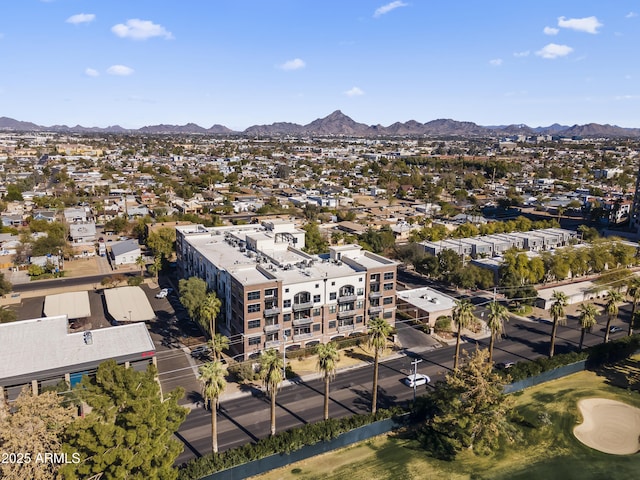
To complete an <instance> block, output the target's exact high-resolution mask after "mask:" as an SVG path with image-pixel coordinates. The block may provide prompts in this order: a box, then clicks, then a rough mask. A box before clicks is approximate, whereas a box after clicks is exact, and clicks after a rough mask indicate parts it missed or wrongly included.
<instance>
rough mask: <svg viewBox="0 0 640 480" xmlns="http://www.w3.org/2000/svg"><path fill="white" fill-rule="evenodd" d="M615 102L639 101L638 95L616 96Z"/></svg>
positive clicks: (639, 96)
mask: <svg viewBox="0 0 640 480" xmlns="http://www.w3.org/2000/svg"><path fill="white" fill-rule="evenodd" d="M614 98H615V99H616V100H640V95H618V96H616V97H614Z"/></svg>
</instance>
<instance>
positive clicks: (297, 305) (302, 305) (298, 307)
mask: <svg viewBox="0 0 640 480" xmlns="http://www.w3.org/2000/svg"><path fill="white" fill-rule="evenodd" d="M311 307H313V302H311V301H309V302H303V303H294V304H293V307H292V308H293V311H294V312H299V311H300V310H309V309H310V308H311Z"/></svg>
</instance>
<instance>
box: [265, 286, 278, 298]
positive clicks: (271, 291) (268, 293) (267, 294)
mask: <svg viewBox="0 0 640 480" xmlns="http://www.w3.org/2000/svg"><path fill="white" fill-rule="evenodd" d="M276 292H277V290H276V289H275V288H269V289H267V290H265V291H264V296H265V297H273V296H275V294H276Z"/></svg>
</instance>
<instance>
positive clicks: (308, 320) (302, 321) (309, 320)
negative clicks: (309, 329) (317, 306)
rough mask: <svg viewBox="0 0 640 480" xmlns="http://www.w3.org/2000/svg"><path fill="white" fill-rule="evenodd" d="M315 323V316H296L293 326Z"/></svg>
mask: <svg viewBox="0 0 640 480" xmlns="http://www.w3.org/2000/svg"><path fill="white" fill-rule="evenodd" d="M311 323H313V318H311V317H303V318H294V319H293V326H294V327H299V326H300V325H309V324H311Z"/></svg>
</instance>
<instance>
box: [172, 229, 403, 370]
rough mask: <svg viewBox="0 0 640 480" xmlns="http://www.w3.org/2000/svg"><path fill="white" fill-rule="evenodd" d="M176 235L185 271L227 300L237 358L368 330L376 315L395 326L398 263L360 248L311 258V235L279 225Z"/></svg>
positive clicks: (225, 315) (225, 313)
mask: <svg viewBox="0 0 640 480" xmlns="http://www.w3.org/2000/svg"><path fill="white" fill-rule="evenodd" d="M176 233H177V235H176V237H177V238H176V248H177V255H178V269H179V274H180V276H182V277H185V278H187V277H192V276H197V277H200V278H202V279H204V280H205V281H206V282H207V285H208V286H209V288H210V289H211V290H213V291H215V292H216V294H217V295H218V297H219V298H220V299H221V300H222V308H221V312H220V316H221V320H222V322H221V330H222V333H224V334H225V335H227V336H228V337H229V338H230V339H231V348H232V350H233V353H234V354H235V355H236V356H238V357H241V356H242V357H245V358H246V357H248V356H251V355H253V354H257V353H259V352H261V351H262V350H264V349H269V348H278V349H280V350H282V349H284V348H285V347H286V348H287V349H297V348H304V347H308V346H312V345H316V344H318V343H320V342H323V343H325V342H328V341H330V340H335V339H339V338H344V337H347V336H349V335H352V334H356V333H364V332H366V330H367V325H368V322H369V320H371V319H373V318H376V317H380V318H384V319H385V320H387V321H388V322H389V323H390V324H391V325H395V310H396V305H395V293H396V273H397V265H398V263H397V262H395V261H393V260H390V259H387V258H385V257H382V256H380V255H376V254H374V253H371V252H368V251H365V250H363V249H362V248H361V247H360V246H358V245H344V246H339V247H332V248H330V251H329V253H328V254H324V255H309V254H307V253H305V252H303V251H302V249H303V248H304V246H305V232H304V231H303V230H300V229H297V228H295V226H294V225H293V224H292V223H289V222H279V221H270V222H264V223H263V224H262V225H242V226H233V227H214V228H205V227H203V226H202V225H190V226H178V227H176Z"/></svg>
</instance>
